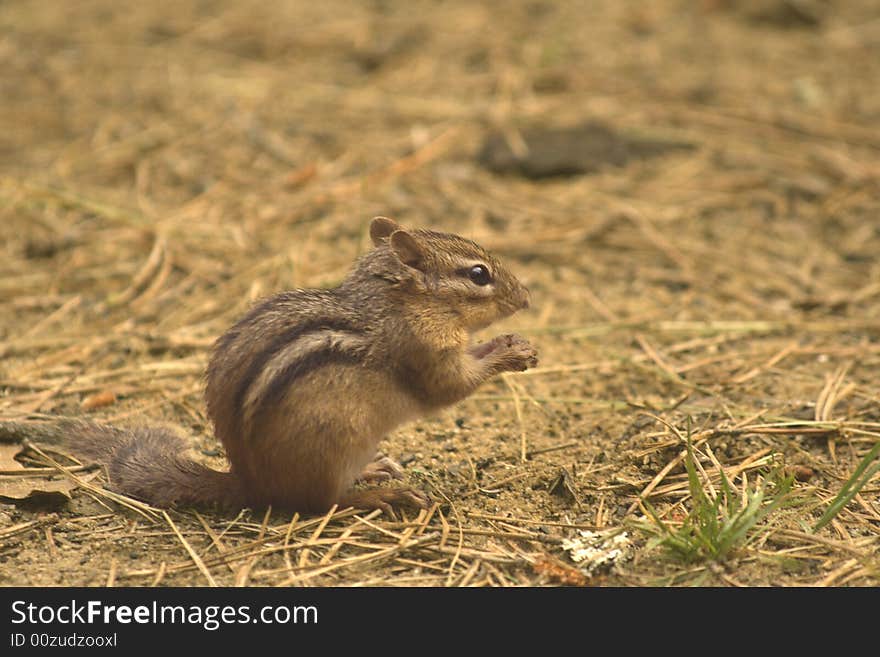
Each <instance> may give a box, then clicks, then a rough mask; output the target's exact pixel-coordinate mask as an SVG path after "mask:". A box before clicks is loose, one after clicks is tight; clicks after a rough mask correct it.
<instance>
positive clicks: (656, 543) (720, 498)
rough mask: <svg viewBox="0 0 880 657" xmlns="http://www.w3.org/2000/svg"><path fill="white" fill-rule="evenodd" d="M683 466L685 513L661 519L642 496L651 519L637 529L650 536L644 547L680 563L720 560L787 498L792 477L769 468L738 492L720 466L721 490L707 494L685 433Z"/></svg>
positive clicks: (746, 539) (739, 544) (744, 539)
mask: <svg viewBox="0 0 880 657" xmlns="http://www.w3.org/2000/svg"><path fill="white" fill-rule="evenodd" d="M685 468H686V469H687V475H688V487H689V489H690V495H691V508H690V511H689V512H688V515H687V517H686V518H685V519H684V520H683V521H682V522H681V524H679V523H672V522H669V521H666V520H663V519H662V518H661V517H660V515H659V514H658V513H657V511H656V510H655V509H654V507H653V506H652V505H651V504H650V503H649V502H648V501H647V500H644V499H643V500H642V504H643V505H644V507H645V509H646V510H647V512H648V515H649V516H650V517H651V520H652V521H653V522H650V523H641V525H640V528H641V529H642V530H643V531H645V532H647V533H648V534H649V535H651V539H650V540H649V542H648V549H652V548H655V547H661V548H663V549H665V550H666V551H667V552H668V553H669V554H670V556H672V557H673V558H675V559H677V560H680V561H684V562H686V563H695V562H705V561H716V562H717V561H723V560H725V559H726V558H727V557H728V556H730V554H731V553H732V552H733V551H734V550H735V549H737V548H738V547H740V546H742V545H744V544H745V543H746V542H747V541H748V540H749V539H750V537H751V536H753V535H754V532H753V530H754V529H755V527H757V526H758V525H760V524H761V523H762V521H764V520H765V519H766V518H767V516H769V515H770V514H771V513H772V512H773V511H775V510H776V509H777V508H779V507H780V506H781V505H782V504H783V503H784V502H785V501H786V500H787V499H788V498H789V493H790V491H791V487H792V483H793V481H794V480H793V478H792V477H789V476H781V475H778V473H776V472H775V471H774V472H772V473H770V476H765V477H763V478H762V479H761V481H760V483H759V484H757V485H756V486H754V487H753V488H749V489H747V490H746V491H745V493H744V494H740V493H739V492H737V491H736V490H735V489H734V488H733V486H732V485H731V483H730V481H729V480H728V478H727V476H726V475H725V474H724V471H723V470H722V471H721V487H720V488H721V489H720V491H719V492H718V493H717V494H715V495H712V494H711V493H710V492H707V491H706V490H705V488H704V486H703V483H702V481H701V480H700V477H699V475H698V474H697V468H696V465H695V460H694V450H693V446H692V445H691V441H690V437H688V441H687V455H686V456H685Z"/></svg>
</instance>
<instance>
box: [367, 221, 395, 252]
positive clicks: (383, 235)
mask: <svg viewBox="0 0 880 657" xmlns="http://www.w3.org/2000/svg"><path fill="white" fill-rule="evenodd" d="M395 230H400V226H399V225H397V222H396V221H394V220H393V219H389V218H388V217H375V218H374V219H373V221H371V222H370V239H372V240H373V244H374V245H375V246H379V245H380V244H382V240H384V239H387V238H388V237H390V236H391V233H393V232H394V231H395Z"/></svg>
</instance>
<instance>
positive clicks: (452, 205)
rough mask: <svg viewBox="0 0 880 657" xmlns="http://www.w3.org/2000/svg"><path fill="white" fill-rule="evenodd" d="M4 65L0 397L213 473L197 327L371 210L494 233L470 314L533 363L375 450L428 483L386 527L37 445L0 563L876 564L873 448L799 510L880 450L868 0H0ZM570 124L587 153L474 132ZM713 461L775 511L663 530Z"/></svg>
mask: <svg viewBox="0 0 880 657" xmlns="http://www.w3.org/2000/svg"><path fill="white" fill-rule="evenodd" d="M0 62H2V68H3V75H2V76H0V125H2V126H4V129H3V130H0V236H2V242H0V246H2V261H0V359H2V360H0V418H2V419H19V420H21V419H27V418H30V419H34V420H45V419H49V418H51V417H54V416H59V415H61V416H80V415H88V416H90V417H93V418H96V419H100V420H102V421H107V422H112V423H115V424H120V425H125V424H132V423H152V422H156V423H169V424H173V425H175V426H177V427H179V428H180V429H181V430H182V431H183V432H185V433H186V434H187V435H189V436H191V438H192V444H193V448H194V451H195V453H196V454H198V455H199V458H201V459H204V460H205V461H207V462H210V463H212V464H214V465H216V466H218V467H222V464H223V459H222V453H221V452H220V446H219V444H218V443H217V442H216V441H215V440H214V439H213V437H212V434H211V427H210V423H209V421H208V419H207V417H206V414H205V407H204V403H203V399H202V388H203V383H202V371H203V368H204V366H205V363H206V360H207V356H208V354H209V350H210V346H211V344H212V342H213V340H214V339H215V338H216V337H217V336H218V335H219V334H220V333H221V332H222V331H223V330H224V329H225V328H226V327H227V326H228V325H229V324H230V323H231V322H233V321H234V320H235V319H236V318H237V317H238V316H240V315H241V314H242V313H243V312H244V311H245V309H246V308H248V307H249V305H250V304H251V303H253V301H254V300H256V299H257V298H259V297H261V296H264V295H266V294H269V293H272V292H274V291H278V290H282V289H288V288H293V287H325V286H332V285H334V284H335V283H337V282H338V281H339V280H340V278H341V277H342V276H343V275H344V273H345V271H346V270H347V268H348V267H349V266H350V264H351V262H352V261H353V259H354V258H355V257H356V256H357V254H359V253H361V252H363V250H364V249H366V248H368V238H367V236H366V229H367V226H368V222H369V220H370V218H371V217H373V216H374V215H386V216H390V217H394V218H395V219H396V220H398V221H399V222H401V223H403V224H405V225H409V226H423V227H431V228H434V229H438V230H444V231H449V232H457V233H461V234H463V235H465V236H467V237H469V238H472V239H474V240H476V241H478V242H480V243H482V244H484V245H485V246H487V247H489V248H491V249H492V250H494V251H495V252H496V253H497V254H499V255H500V256H501V257H502V258H503V259H504V260H505V261H506V262H507V263H508V264H509V265H510V267H511V268H512V269H513V270H514V271H515V272H516V273H517V274H518V275H519V276H520V277H521V278H522V279H523V280H524V281H525V282H526V283H527V284H528V285H529V287H530V288H531V291H532V300H533V304H532V308H531V309H530V310H529V311H527V312H524V313H521V314H519V315H515V316H514V317H512V318H510V319H509V320H506V321H505V322H503V323H501V324H499V325H496V326H494V327H492V328H491V329H489V331H491V332H495V333H500V332H507V331H515V332H518V333H522V334H523V335H525V336H528V338H529V339H530V340H531V341H532V342H533V343H534V344H535V345H536V346H537V347H538V349H539V350H540V355H541V366H540V367H539V368H538V369H536V370H534V371H529V372H526V373H523V374H516V375H510V376H506V377H504V378H499V379H497V380H495V381H493V382H491V383H489V384H487V385H486V386H484V387H483V388H482V389H480V390H479V391H478V393H477V394H476V395H474V396H473V397H472V398H470V399H468V400H467V401H465V402H463V403H460V404H458V405H457V406H456V407H454V408H453V409H451V410H449V411H448V412H446V413H443V414H441V415H439V416H438V417H432V418H427V419H423V420H420V421H418V422H416V423H414V424H412V425H410V426H406V427H403V428H402V429H400V430H399V431H397V432H395V433H394V434H393V435H391V436H389V437H388V438H387V440H386V441H385V442H384V443H383V449H384V450H385V451H386V452H387V453H388V454H389V455H391V456H393V457H394V458H396V459H397V460H399V461H400V462H401V463H402V464H404V465H405V468H406V477H407V482H408V483H409V484H411V485H415V486H418V487H420V488H422V489H423V490H425V491H426V492H428V493H429V494H430V495H431V496H432V497H433V499H435V500H436V501H437V505H436V506H435V507H434V508H433V509H431V510H430V511H429V512H423V513H421V514H414V513H410V514H404V515H402V516H401V517H399V518H397V519H390V518H386V517H383V516H380V515H377V514H376V513H373V514H365V513H354V512H353V511H351V510H342V511H338V512H334V513H331V514H329V515H327V516H325V517H319V518H314V517H299V516H293V517H291V516H290V515H289V514H282V513H278V512H275V513H272V514H270V515H264V514H263V513H262V512H260V511H247V510H246V511H243V512H242V513H241V514H239V515H238V516H235V515H223V514H218V513H208V512H200V513H195V512H194V511H192V510H189V509H177V510H172V511H170V512H168V513H167V514H166V515H163V514H161V513H156V512H153V511H152V510H150V509H147V508H141V507H137V506H134V507H133V508H132V507H127V506H125V505H124V504H123V502H124V500H122V501H114V500H113V499H110V498H109V497H108V496H107V495H106V494H105V493H104V492H103V491H102V489H101V488H100V483H101V481H102V479H101V478H100V477H101V475H100V473H97V472H93V471H84V470H81V469H75V470H74V471H72V473H71V475H70V476H61V475H58V474H57V470H55V469H52V468H53V466H51V465H47V463H46V462H45V461H43V462H42V467H43V468H44V470H42V471H37V472H35V473H31V475H30V478H29V479H27V481H31V482H33V487H34V488H35V489H37V490H40V489H46V490H48V489H52V490H57V489H62V492H61V493H58V494H55V495H52V494H47V495H43V496H40V495H27V494H22V495H20V497H21V498H22V499H20V500H17V499H14V496H13V495H11V494H10V491H11V490H12V489H13V488H16V486H17V487H18V489H20V488H21V485H20V484H21V482H22V481H25V479H24V478H23V476H22V474H21V473H20V472H16V468H19V467H20V465H21V464H20V462H19V461H20V460H21V459H19V460H14V459H13V458H12V457H13V456H14V455H15V454H14V453H13V450H14V451H15V453H16V454H17V453H18V450H19V449H20V446H17V445H16V446H9V445H6V446H5V451H4V452H2V453H0V455H2V454H5V455H6V460H5V461H2V462H0V472H2V474H0V494H3V495H5V496H6V501H7V502H8V503H4V504H0V584H2V585H87V586H103V585H114V584H115V585H136V586H141V585H199V586H201V585H206V584H211V583H217V584H221V585H229V584H248V585H285V584H292V585H303V586H305V585H317V586H326V585H394V586H397V585H399V586H411V585H427V586H435V585H440V586H443V585H450V586H459V585H486V586H508V585H560V584H581V585H583V584H586V585H616V586H641V585H693V584H697V585H700V584H703V585H721V586H727V585H730V586H736V585H752V586H754V585H786V586H788V585H794V586H799V585H832V586H876V585H878V584H880V555H878V548H880V533H878V529H880V500H878V491H880V477H878V476H877V470H876V468H875V469H874V470H873V471H872V470H870V469H868V470H867V471H866V472H868V473H869V476H868V480H867V481H862V482H860V489H859V490H858V493H857V494H854V495H851V496H850V498H849V501H848V503H847V504H845V505H844V506H843V507H842V508H841V509H840V510H839V512H838V513H836V515H834V517H833V519H831V520H830V522H827V523H824V525H823V526H822V527H821V528H819V529H816V528H815V526H816V524H817V522H818V521H819V519H820V517H822V516H823V514H824V513H825V512H826V509H828V507H829V505H830V504H831V503H832V501H833V500H834V499H835V497H836V496H838V494H839V493H840V492H841V490H842V489H843V488H844V487H845V484H846V482H847V481H848V480H849V479H850V477H851V475H852V474H853V473H854V472H855V471H856V469H857V467H858V466H859V464H860V462H862V461H863V459H865V458H866V455H868V456H870V454H869V453H870V452H871V449H872V448H873V447H874V446H875V445H876V444H877V442H878V439H880V392H878V385H877V371H878V369H877V368H878V365H880V259H878V256H877V254H878V253H880V214H878V213H880V132H878V131H877V126H878V125H880V123H878V122H880V84H878V83H877V82H878V80H880V10H878V8H877V3H876V2H873V1H871V0H861V1H860V0H847V1H846V2H844V1H843V0H829V1H827V2H821V1H819V0H815V1H807V0H803V1H797V2H796V1H795V0H787V1H786V0H767V1H766V2H747V1H738V0H701V1H693V2H691V1H686V0H657V1H656V2H650V3H648V2H644V3H640V2H619V1H617V0H598V1H596V2H591V3H564V2H560V3H555V2H546V1H544V0H535V1H532V2H523V3H490V2H485V3H478V2H470V1H457V0H450V1H447V2H442V3H441V2H428V1H416V2H402V1H398V0H376V1H374V2H344V1H339V0H333V1H330V2H292V1H291V2H275V3H263V2H253V1H245V2H231V1H227V0H192V1H189V0H184V1H182V2H147V3H119V2H112V1H110V0H88V1H85V2H76V3H55V4H53V6H52V8H51V9H49V8H47V7H46V6H45V5H44V3H39V2H34V1H15V0H12V1H9V2H4V3H2V5H0ZM585 124H587V125H601V126H604V127H603V128H602V130H605V131H606V132H603V133H602V134H603V135H606V136H608V135H611V136H609V137H608V139H609V142H608V143H609V146H608V147H607V148H604V147H602V148H600V147H596V146H595V143H594V144H593V146H594V147H592V148H587V149H586V150H587V151H589V152H587V153H583V152H580V151H579V152H580V155H579V154H578V152H576V153H574V155H573V157H574V159H575V160H577V158H578V157H581V156H583V157H585V158H587V160H588V161H579V160H577V161H576V162H575V166H574V169H575V170H568V169H566V170H564V171H555V172H554V171H553V170H552V169H553V167H552V166H550V167H549V169H550V170H547V168H542V167H541V166H539V165H535V166H536V167H537V168H529V167H527V166H525V165H524V164H523V165H522V166H517V165H514V166H511V167H507V168H504V167H502V166H494V165H493V164H492V162H493V160H492V158H491V153H490V152H489V151H486V150H485V149H484V146H485V148H490V147H492V148H494V147H499V148H500V147H504V148H508V149H509V150H510V152H511V153H514V154H516V155H515V159H516V158H518V160H517V161H520V162H521V163H522V162H525V161H528V158H529V157H532V156H534V157H538V155H539V154H540V151H541V145H542V143H543V144H545V145H546V144H547V143H551V144H555V145H554V146H553V147H552V148H551V149H550V151H551V152H550V153H549V154H548V153H544V154H543V155H544V156H545V157H549V158H550V159H551V160H552V159H553V158H554V157H555V155H554V154H555V153H557V154H558V152H560V151H562V150H565V148H567V146H566V144H569V145H570V146H571V150H573V151H578V149H579V146H578V144H580V141H578V139H576V134H574V133H570V132H566V131H567V130H569V129H571V128H573V127H577V126H583V125H585ZM548 129H549V130H552V131H556V132H553V133H551V134H550V136H548V135H547V133H546V132H542V131H546V130H548ZM575 132H576V131H575ZM587 133H588V134H598V133H596V132H595V131H594V132H590V131H589V130H588V131H587ZM492 135H496V137H494V138H492V137H491V136H492ZM499 135H500V136H499ZM542 135H543V136H542ZM492 139H494V142H493V141H492ZM614 139H619V141H614ZM487 140H489V141H488V142H487ZM602 143H605V142H602ZM646 143H647V144H653V145H655V146H656V145H658V144H659V145H661V146H664V147H662V148H654V147H651V148H640V147H638V144H642V145H644V144H646ZM487 144H488V145H487ZM492 144H494V146H492ZM633 144H635V146H634V145H633ZM666 146H668V148H667V147H666ZM615 149H616V150H615ZM611 151H614V153H611ZM487 153H488V154H487ZM539 164H540V163H539ZM551 165H552V162H551ZM578 167H580V168H578ZM563 168H564V167H563ZM569 169H571V167H569ZM554 173H555V174H559V175H552V174H554ZM489 331H487V335H489ZM688 435H690V437H691V440H692V441H693V443H694V446H695V460H696V476H697V480H698V483H699V486H698V488H700V489H702V490H703V491H704V493H705V495H706V496H707V497H705V498H702V497H701V496H700V494H698V493H697V492H696V490H695V489H694V488H693V487H692V486H689V483H688V478H687V473H686V471H685V463H686V460H687V459H686V458H685V454H686V450H685V442H686V439H687V437H688ZM0 447H3V445H2V444H0ZM38 460H39V459H38ZM34 463H35V461H31V462H30V465H34ZM863 465H864V463H863ZM46 467H48V468H50V469H49V470H45V468H46ZM722 468H723V470H724V472H725V475H726V477H727V478H728V479H729V480H730V482H731V485H732V487H733V488H734V491H733V492H732V493H731V494H730V495H729V496H728V498H727V501H728V502H730V503H731V504H734V505H735V504H739V503H740V501H742V503H743V504H746V502H747V501H748V500H750V499H752V497H751V496H752V495H754V494H756V493H757V492H758V491H764V493H765V494H766V497H765V498H764V501H763V502H761V501H760V500H759V504H758V507H759V508H761V509H763V511H765V512H763V513H761V514H759V515H758V516H755V522H754V523H753V524H751V525H750V526H749V527H748V528H747V531H746V530H744V532H743V533H742V535H741V537H740V538H739V539H738V540H737V541H736V542H735V544H733V545H732V546H730V549H728V550H725V551H724V553H723V554H719V555H716V556H715V557H707V556H706V554H705V553H704V552H700V551H699V550H696V551H695V552H694V553H692V554H689V555H682V554H681V553H677V552H675V551H673V550H670V549H669V548H668V544H667V546H666V547H665V546H664V545H662V544H657V543H658V541H657V540H653V539H655V538H656V537H658V536H660V537H662V536H664V535H666V536H667V537H668V536H669V534H668V533H667V534H664V532H671V533H674V532H675V530H676V529H677V528H679V527H684V526H686V525H687V523H688V522H689V520H688V518H689V517H690V516H692V515H693V510H694V509H695V508H696V507H697V505H698V503H699V501H700V500H701V499H702V500H703V502H705V501H706V500H709V501H710V502H711V500H712V499H716V498H718V499H720V496H722V494H723V482H722V479H721V475H720V469H722ZM41 472H42V473H44V474H45V473H46V472H48V473H50V474H54V478H52V477H50V478H46V477H43V478H40V477H38V476H37V475H40V473H41ZM871 472H873V476H871V474H870V473H871ZM71 476H73V477H76V478H77V479H78V481H79V482H81V484H80V485H78V486H73V487H72V488H71V486H72V485H73V481H72V480H71V478H70V477H71ZM95 477H97V478H95ZM792 478H793V483H792V484H791V490H790V492H788V493H787V494H785V495H783V493H785V486H786V483H787V482H790V481H791V479H792ZM53 487H54V488H53ZM68 489H70V490H69V492H68V493H64V491H67V490H68ZM28 490H30V489H28ZM25 492H26V493H27V491H25ZM68 495H69V498H70V499H68ZM783 497H784V499H783ZM770 500H777V501H778V502H780V503H779V504H778V506H773V507H771V506H767V505H768V504H770ZM652 514H654V515H652ZM689 514H690V516H689ZM719 515H723V513H722V512H721V511H719ZM664 527H665V529H664ZM581 532H591V533H586V534H582V533H581ZM577 540H580V541H581V542H583V543H586V544H588V546H593V547H595V548H596V551H597V552H598V553H600V558H599V559H598V560H597V559H596V558H594V557H595V555H593V556H592V557H588V558H586V559H584V560H582V561H579V562H576V561H575V557H576V556H579V555H578V554H577V551H576V550H575V549H574V548H575V547H576V545H575V542H576V541H577ZM614 541H617V542H614ZM612 543H613V546H616V547H617V548H620V549H619V550H617V551H614V550H612V549H611V547H612ZM603 557H604V558H605V563H600V562H601V561H602V558H603Z"/></svg>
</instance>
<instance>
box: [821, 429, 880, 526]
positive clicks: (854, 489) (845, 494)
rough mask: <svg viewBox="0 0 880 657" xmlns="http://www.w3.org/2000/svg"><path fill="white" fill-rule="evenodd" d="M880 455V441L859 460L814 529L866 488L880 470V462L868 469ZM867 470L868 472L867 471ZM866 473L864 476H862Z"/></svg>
mask: <svg viewBox="0 0 880 657" xmlns="http://www.w3.org/2000/svg"><path fill="white" fill-rule="evenodd" d="M878 455H880V442H878V443H877V444H876V445H874V447H873V448H872V449H871V451H870V452H868V453H867V454H866V455H865V458H863V459H862V460H861V461H860V462H859V466H858V467H857V468H856V470H855V472H853V473H852V476H850V478H849V479H847V480H846V481H845V482H844V483H843V486H842V487H841V489H840V492H839V493H838V494H837V496H836V497H835V498H834V500H833V501H832V502H831V505H830V506H829V507H828V509H827V510H826V511H825V513H823V514H822V517H821V518H819V522H817V523H816V524H815V525H814V526H813V531H819V530H820V529H822V527H824V526H825V525H827V524H828V523H829V522H831V521H832V520H833V519H834V517H835V516H836V515H837V514H838V513H840V510H841V509H843V507H845V506H846V505H847V504H849V502H850V500H852V498H854V497H855V496H856V495H857V494H858V492H859V491H860V490H862V488H864V486H865V484H867V483H868V481H870V480H871V477H873V476H874V475H875V474H876V473H877V471H878V470H880V463H877V464H875V465H874V467H872V468H870V469H868V466H870V465H871V462H872V461H873V460H874V459H876V458H877V457H878ZM866 470H867V473H865V471H866ZM863 473H865V474H864V476H862V475H863Z"/></svg>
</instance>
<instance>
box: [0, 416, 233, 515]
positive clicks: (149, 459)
mask: <svg viewBox="0 0 880 657" xmlns="http://www.w3.org/2000/svg"><path fill="white" fill-rule="evenodd" d="M22 439H27V440H30V441H33V442H35V443H49V444H54V445H59V446H62V447H63V448H64V449H65V450H67V451H69V452H70V454H71V455H72V456H75V457H77V458H79V459H83V460H87V461H91V462H95V463H100V464H101V465H103V466H105V467H106V468H107V473H108V476H109V478H110V482H109V487H110V488H111V489H112V490H114V491H116V492H119V493H122V494H124V495H129V496H131V497H134V498H137V499H139V500H142V501H144V502H147V503H148V504H153V505H155V506H158V507H170V506H175V505H180V506H203V507H204V506H221V507H227V508H229V507H235V506H239V507H241V506H244V505H245V504H244V495H243V494H242V490H241V486H240V484H239V481H238V479H237V477H236V476H235V475H233V474H232V473H229V472H220V471H218V470H212V469H211V468H209V467H207V466H205V465H202V464H201V463H197V462H196V461H193V460H192V459H190V458H187V457H186V456H185V455H184V453H183V452H184V451H185V450H186V449H187V444H186V442H185V441H184V440H183V439H182V438H181V437H180V436H177V435H176V434H175V433H174V432H173V431H171V430H169V429H163V428H161V427H136V428H132V429H121V428H118V427H112V426H108V425H105V424H98V423H96V422H90V421H88V420H62V421H59V422H52V423H36V422H0V442H8V441H13V440H16V441H17V440H22Z"/></svg>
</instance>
